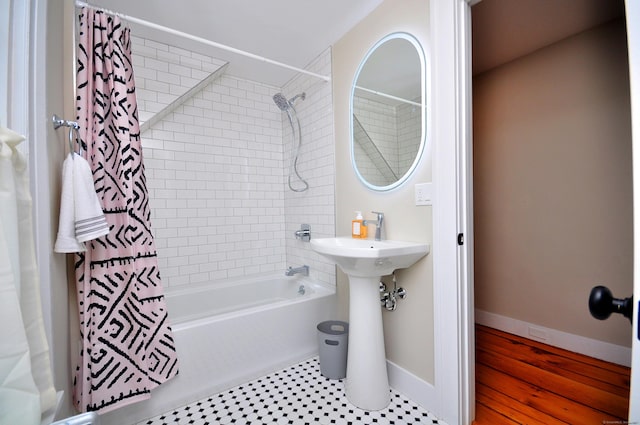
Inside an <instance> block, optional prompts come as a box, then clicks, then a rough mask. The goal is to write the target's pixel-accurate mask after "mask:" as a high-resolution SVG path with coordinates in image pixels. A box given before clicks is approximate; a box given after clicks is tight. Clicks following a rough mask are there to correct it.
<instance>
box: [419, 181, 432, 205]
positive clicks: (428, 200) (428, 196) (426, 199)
mask: <svg viewBox="0 0 640 425" xmlns="http://www.w3.org/2000/svg"><path fill="white" fill-rule="evenodd" d="M415 196H416V205H433V189H432V183H418V184H416V185H415Z"/></svg>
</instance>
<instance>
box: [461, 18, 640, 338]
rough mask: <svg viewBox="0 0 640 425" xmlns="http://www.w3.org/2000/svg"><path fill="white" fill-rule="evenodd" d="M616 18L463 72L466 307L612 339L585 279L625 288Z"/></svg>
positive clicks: (625, 89)
mask: <svg viewBox="0 0 640 425" xmlns="http://www.w3.org/2000/svg"><path fill="white" fill-rule="evenodd" d="M625 37H626V33H625V28H624V22H623V21H622V20H620V21H616V22H613V23H611V24H608V25H605V26H602V27H599V28H596V29H594V30H591V31H587V32H584V33H581V34H578V35H576V36H574V37H571V38H568V39H565V40H563V41H561V42H559V43H556V44H553V45H551V46H549V47H547V48H544V49H542V50H539V51H537V52H535V53H533V54H531V55H528V56H526V57H523V58H520V59H518V60H516V61H513V62H511V63H508V64H506V65H504V66H501V67H498V68H496V69H494V70H491V71H488V72H486V73H483V74H480V75H478V76H476V77H475V78H474V81H473V101H474V104H473V109H474V122H473V125H474V155H475V158H474V168H475V169H474V191H475V194H474V202H475V224H474V225H475V270H476V273H475V293H476V297H475V302H476V308H477V309H481V310H485V311H488V312H491V313H495V314H499V315H502V316H506V317H509V318H514V319H518V320H521V321H524V322H529V323H532V324H537V325H540V326H545V327H548V328H551V329H557V330H560V331H563V332H568V333H570V334H575V335H580V336H584V337H588V338H593V339H596V340H601V341H605V342H609V343H613V344H618V345H621V346H630V344H631V341H630V333H629V332H630V327H629V324H628V320H627V319H625V318H623V317H622V316H620V315H616V316H617V317H612V318H610V319H609V320H608V321H603V322H601V321H598V320H595V319H593V318H592V317H591V316H590V314H589V311H588V308H587V299H588V296H589V291H590V290H591V288H592V287H593V286H595V285H598V284H603V285H606V286H608V287H610V288H611V290H612V291H613V293H614V295H615V296H617V297H627V296H630V295H631V293H632V290H633V288H632V279H633V273H632V272H633V258H632V254H633V234H632V210H633V208H632V192H631V190H632V184H631V183H632V180H631V177H632V176H631V173H632V163H631V124H630V107H629V79H628V64H627V56H626V55H627V52H626V41H625V40H626V39H625Z"/></svg>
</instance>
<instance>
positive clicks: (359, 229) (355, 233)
mask: <svg viewBox="0 0 640 425" xmlns="http://www.w3.org/2000/svg"><path fill="white" fill-rule="evenodd" d="M351 237H352V238H357V239H366V238H367V226H366V225H365V224H364V220H363V218H362V212H361V211H356V218H355V219H354V220H352V221H351Z"/></svg>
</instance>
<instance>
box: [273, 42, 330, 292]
mask: <svg viewBox="0 0 640 425" xmlns="http://www.w3.org/2000/svg"><path fill="white" fill-rule="evenodd" d="M306 69H307V70H309V71H312V72H315V73H318V74H321V75H331V50H330V49H327V50H326V51H325V52H323V53H322V54H321V55H320V56H318V57H317V58H316V59H315V60H313V61H312V62H311V63H310V64H309V65H308V66H307V67H306ZM302 92H304V93H306V98H305V100H300V99H298V100H296V101H295V104H294V107H295V110H296V112H297V115H298V118H299V120H300V127H301V136H302V144H301V147H300V152H299V157H298V171H299V173H300V175H301V176H302V178H303V179H305V180H306V181H307V183H308V184H309V190H308V191H305V192H293V191H291V190H289V188H288V186H286V185H287V179H288V176H289V173H290V172H292V161H293V159H294V154H295V150H296V147H297V140H294V139H293V136H292V133H291V124H290V123H289V119H288V118H287V114H286V113H281V117H282V125H283V129H284V131H283V141H284V173H285V187H286V189H285V192H284V194H285V227H286V231H285V234H284V238H285V241H286V258H287V266H292V267H298V266H301V265H303V264H307V265H308V266H309V267H310V268H311V271H310V273H311V274H312V276H314V277H316V278H317V279H318V280H320V281H323V282H327V283H334V282H335V265H334V264H333V263H331V262H329V261H327V260H326V259H325V258H324V257H321V256H320V255H318V254H316V253H314V252H313V251H312V250H311V247H310V246H309V242H303V241H300V240H297V239H296V238H295V235H294V233H295V231H296V230H298V229H300V225H301V224H303V223H305V224H310V225H311V237H312V238H322V237H333V236H335V181H334V178H335V146H334V145H335V144H334V132H333V131H334V128H333V98H332V92H331V83H330V82H326V81H324V80H320V79H318V78H315V77H311V76H308V75H305V74H298V75H297V76H296V77H294V78H293V79H291V81H289V82H288V83H287V84H286V85H285V86H284V87H283V88H282V93H283V94H284V95H285V96H286V97H287V98H288V99H291V98H292V97H294V96H295V95H297V94H299V93H302ZM294 124H295V122H294ZM296 131H297V129H296ZM291 183H292V186H293V187H294V188H301V187H304V185H303V184H301V183H300V182H299V180H298V178H297V177H296V176H295V174H293V175H292V177H291Z"/></svg>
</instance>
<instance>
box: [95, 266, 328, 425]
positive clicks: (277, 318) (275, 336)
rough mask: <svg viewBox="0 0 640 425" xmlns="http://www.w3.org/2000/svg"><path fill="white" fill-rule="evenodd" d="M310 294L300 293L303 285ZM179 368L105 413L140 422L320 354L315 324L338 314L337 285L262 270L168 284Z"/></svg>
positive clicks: (106, 418) (104, 422)
mask: <svg viewBox="0 0 640 425" xmlns="http://www.w3.org/2000/svg"><path fill="white" fill-rule="evenodd" d="M301 285H303V286H304V294H300V293H299V290H300V286H301ZM165 295H166V300H167V308H168V309H169V319H170V321H171V323H172V329H173V334H174V337H175V340H176V349H177V351H178V360H179V362H180V365H179V366H180V373H179V374H178V376H177V377H176V378H173V379H172V380H170V381H168V382H167V383H165V384H163V385H161V386H160V387H158V388H157V389H155V390H153V391H152V393H151V399H149V400H146V401H142V402H140V403H136V404H132V405H129V406H125V407H123V408H121V409H118V410H115V411H113V412H109V413H107V414H104V415H102V416H101V425H109V424H114V425H115V424H118V425H122V424H133V423H136V422H139V421H141V420H143V419H146V418H149V417H152V416H155V415H158V414H160V413H163V412H166V411H168V410H171V409H174V408H176V407H179V406H182V405H185V404H187V403H189V402H193V401H196V400H199V399H201V398H203V397H206V396H208V395H211V394H215V393H217V392H220V391H222V390H225V389H228V388H231V387H233V386H236V385H239V384H241V383H243V382H247V381H250V380H252V379H255V378H258V377H260V376H263V375H266V374H268V373H270V372H273V371H276V370H279V369H282V368H283V367H286V366H289V365H291V364H295V363H298V362H300V361H302V360H304V359H307V358H310V357H313V356H315V355H317V354H318V343H317V332H316V326H317V324H318V323H319V322H321V321H324V320H329V319H335V311H336V300H335V287H334V286H332V285H326V284H324V283H319V282H316V281H314V280H312V279H310V278H308V277H299V276H297V277H286V276H283V275H277V276H273V275H271V276H258V277H251V278H243V279H242V280H229V281H223V282H214V283H209V284H198V285H189V287H184V288H178V289H173V288H168V289H166V290H165Z"/></svg>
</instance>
